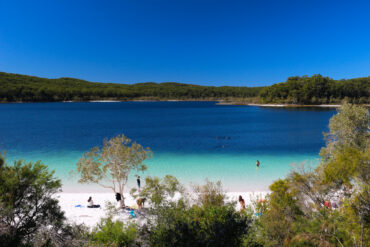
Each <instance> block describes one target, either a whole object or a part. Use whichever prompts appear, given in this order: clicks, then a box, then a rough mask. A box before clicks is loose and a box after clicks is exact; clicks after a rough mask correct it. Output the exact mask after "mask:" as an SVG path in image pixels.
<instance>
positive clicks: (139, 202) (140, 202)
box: [136, 198, 146, 210]
mask: <svg viewBox="0 0 370 247" xmlns="http://www.w3.org/2000/svg"><path fill="white" fill-rule="evenodd" d="M145 201H146V198H139V199H137V200H136V203H137V206H138V207H139V210H140V209H142V208H143V207H144V203H145Z"/></svg>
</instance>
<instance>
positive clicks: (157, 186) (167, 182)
mask: <svg viewBox="0 0 370 247" xmlns="http://www.w3.org/2000/svg"><path fill="white" fill-rule="evenodd" d="M137 192H138V191H137V189H136V188H132V189H131V191H130V193H131V195H132V196H133V197H134V198H138V197H140V198H146V199H148V200H149V202H150V203H152V205H153V206H154V207H159V206H163V205H168V204H169V199H172V198H174V196H175V194H176V193H179V194H180V195H182V194H183V193H184V192H185V189H184V188H183V186H182V185H181V184H180V183H179V181H178V180H177V179H176V178H175V177H174V176H171V175H166V176H165V177H164V178H163V179H161V178H159V177H146V178H145V186H144V187H143V188H142V190H141V191H140V192H139V193H137Z"/></svg>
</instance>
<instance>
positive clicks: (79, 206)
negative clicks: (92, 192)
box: [75, 204, 84, 208]
mask: <svg viewBox="0 0 370 247" xmlns="http://www.w3.org/2000/svg"><path fill="white" fill-rule="evenodd" d="M75 208H84V206H82V205H80V204H78V205H76V206H75Z"/></svg>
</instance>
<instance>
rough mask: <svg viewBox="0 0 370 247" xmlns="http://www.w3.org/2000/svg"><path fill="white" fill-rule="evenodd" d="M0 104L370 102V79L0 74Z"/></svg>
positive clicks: (308, 103) (314, 103) (307, 103)
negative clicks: (198, 80) (110, 79)
mask: <svg viewBox="0 0 370 247" xmlns="http://www.w3.org/2000/svg"><path fill="white" fill-rule="evenodd" d="M0 85H1V87H0V102H58V101H89V100H121V101H128V100H140V99H147V100H226V101H232V102H236V103H238V102H239V103H251V102H253V103H279V104H281V103H283V104H300V105H316V104H335V103H341V102H342V101H347V102H350V103H355V104H368V103H370V76H369V77H362V78H355V79H346V80H334V79H331V78H329V77H324V76H322V75H313V76H311V77H309V76H302V77H299V76H295V77H289V78H288V79H287V80H286V82H281V83H276V84H273V85H272V86H266V87H234V86H221V87H215V86H200V85H193V84H183V83H176V82H163V83H154V82H146V83H136V84H119V83H98V82H89V81H85V80H80V79H74V78H67V77H62V78H58V79H47V78H40V77H35V76H27V75H20V74H12V73H5V72H0Z"/></svg>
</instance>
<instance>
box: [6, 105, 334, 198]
mask: <svg viewBox="0 0 370 247" xmlns="http://www.w3.org/2000/svg"><path fill="white" fill-rule="evenodd" d="M335 112H336V111H335V110H334V109H324V108H263V107H255V106H229V105H216V104H215V102H110V103H107V102H104V103H24V104H0V115H1V116H2V117H1V121H0V149H1V150H6V152H7V155H6V156H7V159H8V161H13V160H15V159H20V158H22V159H25V160H29V161H36V160H42V161H43V163H45V164H47V165H48V166H49V167H50V168H51V169H54V170H55V172H56V175H57V176H58V177H60V178H61V179H62V181H63V184H64V190H65V191H70V192H71V191H81V190H85V189H87V188H89V189H91V188H93V187H84V186H79V185H78V186H76V180H77V178H76V176H72V175H71V174H70V171H71V170H73V169H74V168H75V166H76V162H77V160H78V158H79V157H80V156H81V155H82V153H83V152H85V151H88V150H89V149H90V148H91V147H93V146H96V145H101V144H102V141H103V139H104V138H111V137H113V136H115V135H118V134H121V133H124V134H125V135H127V136H128V137H129V138H131V139H133V140H135V141H137V142H138V143H140V144H142V145H143V146H145V147H150V148H151V149H152V150H153V153H154V157H153V158H152V159H151V160H149V161H148V162H146V163H147V165H148V167H149V169H148V171H147V172H145V173H144V174H140V175H142V176H143V177H145V176H146V175H157V176H164V175H166V174H172V175H175V176H176V177H177V178H179V180H180V181H181V182H183V183H184V184H187V185H189V184H190V183H195V184H198V183H201V182H203V181H204V179H205V178H208V179H210V180H221V181H222V182H223V184H224V186H225V188H226V189H228V190H229V191H261V190H267V189H268V185H269V184H270V183H271V182H272V181H273V180H275V179H278V178H282V177H284V176H285V175H286V174H287V173H288V172H289V170H290V169H291V166H292V164H300V163H302V162H306V163H308V164H310V165H313V166H315V165H317V164H318V162H319V156H318V152H319V151H320V148H321V147H322V146H323V145H324V141H323V135H322V133H323V132H325V131H327V129H328V122H329V119H330V117H331V116H333V114H335ZM256 160H259V161H260V163H261V165H260V167H259V169H257V168H256V165H255V164H256ZM133 175H134V174H133ZM134 184H135V183H134V178H133V176H132V177H131V178H130V181H129V186H128V187H130V186H133V185H134Z"/></svg>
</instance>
